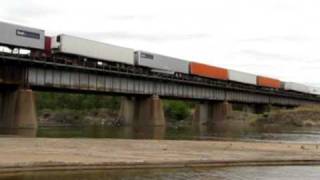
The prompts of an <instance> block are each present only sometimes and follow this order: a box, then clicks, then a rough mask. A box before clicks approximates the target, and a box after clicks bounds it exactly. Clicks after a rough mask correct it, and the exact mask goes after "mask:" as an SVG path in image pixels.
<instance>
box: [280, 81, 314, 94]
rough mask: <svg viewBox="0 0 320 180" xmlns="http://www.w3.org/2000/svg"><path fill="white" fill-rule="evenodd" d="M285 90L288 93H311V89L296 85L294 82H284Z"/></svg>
mask: <svg viewBox="0 0 320 180" xmlns="http://www.w3.org/2000/svg"><path fill="white" fill-rule="evenodd" d="M283 89H285V90H287V91H296V92H303V93H309V92H310V88H309V87H308V86H306V85H304V84H299V83H294V82H283Z"/></svg>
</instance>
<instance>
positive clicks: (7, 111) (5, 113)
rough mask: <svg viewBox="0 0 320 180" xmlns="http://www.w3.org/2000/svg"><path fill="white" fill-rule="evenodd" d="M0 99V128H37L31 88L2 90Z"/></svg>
mask: <svg viewBox="0 0 320 180" xmlns="http://www.w3.org/2000/svg"><path fill="white" fill-rule="evenodd" d="M0 101H1V102H0V127H1V128H8V129H16V128H21V129H36V128H37V126H38V123H37V115H36V106H35V100H34V96H33V92H32V90H28V89H27V90H25V89H19V90H15V91H6V92H2V93H1V100H0Z"/></svg>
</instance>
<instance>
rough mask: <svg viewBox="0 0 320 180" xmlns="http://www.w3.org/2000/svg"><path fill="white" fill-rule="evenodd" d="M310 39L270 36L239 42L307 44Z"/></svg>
mask: <svg viewBox="0 0 320 180" xmlns="http://www.w3.org/2000/svg"><path fill="white" fill-rule="evenodd" d="M309 40H310V38H308V37H301V36H270V37H261V38H248V39H242V40H239V41H240V42H274V41H290V42H305V41H309Z"/></svg>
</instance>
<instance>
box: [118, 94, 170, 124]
mask: <svg viewBox="0 0 320 180" xmlns="http://www.w3.org/2000/svg"><path fill="white" fill-rule="evenodd" d="M119 118H120V120H121V121H122V123H123V124H124V125H137V126H165V124H166V120H165V116H164V110H163V106H162V102H161V100H160V98H159V96H156V95H154V96H151V97H134V98H129V97H124V98H123V99H122V102H121V107H120V114H119Z"/></svg>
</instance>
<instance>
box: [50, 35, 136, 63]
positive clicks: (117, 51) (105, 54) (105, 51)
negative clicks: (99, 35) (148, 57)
mask: <svg viewBox="0 0 320 180" xmlns="http://www.w3.org/2000/svg"><path fill="white" fill-rule="evenodd" d="M51 45H52V49H53V52H54V53H63V54H71V55H77V56H83V57H87V58H93V59H98V60H103V61H112V62H119V63H124V64H130V65H134V50H133V49H130V48H124V47H120V46H115V45H111V44H106V43H102V42H97V41H93V40H88V39H84V38H79V37H75V36H70V35H65V34H61V35H58V36H56V37H53V38H52V44H51Z"/></svg>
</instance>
